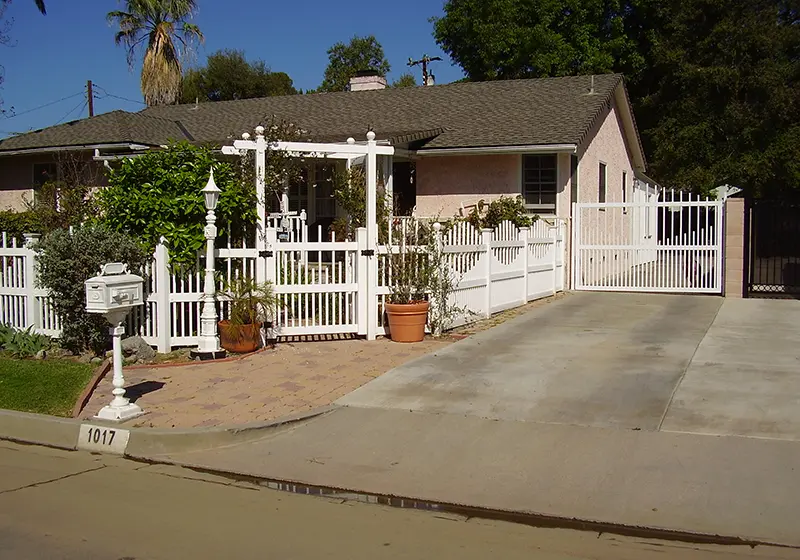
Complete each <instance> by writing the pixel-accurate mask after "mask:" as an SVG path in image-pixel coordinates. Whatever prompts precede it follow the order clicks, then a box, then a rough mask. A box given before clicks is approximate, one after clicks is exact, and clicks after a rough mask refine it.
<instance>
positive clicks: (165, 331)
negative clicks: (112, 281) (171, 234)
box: [153, 237, 172, 354]
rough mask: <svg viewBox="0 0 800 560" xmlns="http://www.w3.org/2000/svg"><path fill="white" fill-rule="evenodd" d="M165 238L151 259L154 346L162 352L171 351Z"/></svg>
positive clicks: (167, 255)
mask: <svg viewBox="0 0 800 560" xmlns="http://www.w3.org/2000/svg"><path fill="white" fill-rule="evenodd" d="M165 242H166V239H165V238H163V237H162V238H161V239H160V240H159V242H158V245H156V251H155V255H154V259H153V272H155V277H156V281H155V289H156V317H155V319H156V325H155V327H156V328H155V331H156V335H157V336H156V347H157V349H158V351H159V352H160V353H162V354H167V353H169V352H170V351H172V341H171V340H170V339H171V337H172V331H171V329H172V306H171V305H170V298H169V295H170V294H169V291H170V277H169V272H170V270H169V251H168V250H167V246H166V245H164V243H165Z"/></svg>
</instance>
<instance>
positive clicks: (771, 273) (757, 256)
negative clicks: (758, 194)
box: [748, 200, 800, 296]
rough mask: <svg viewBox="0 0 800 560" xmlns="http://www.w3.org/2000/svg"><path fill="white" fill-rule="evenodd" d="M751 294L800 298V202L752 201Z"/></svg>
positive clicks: (749, 283)
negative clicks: (798, 295)
mask: <svg viewBox="0 0 800 560" xmlns="http://www.w3.org/2000/svg"><path fill="white" fill-rule="evenodd" d="M748 222H749V241H750V242H749V246H750V248H749V255H748V260H749V271H748V293H749V294H752V295H769V294H772V295H773V296H780V295H783V294H800V202H798V201H784V200H752V201H750V204H749V211H748Z"/></svg>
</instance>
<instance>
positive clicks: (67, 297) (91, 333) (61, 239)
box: [36, 225, 148, 354]
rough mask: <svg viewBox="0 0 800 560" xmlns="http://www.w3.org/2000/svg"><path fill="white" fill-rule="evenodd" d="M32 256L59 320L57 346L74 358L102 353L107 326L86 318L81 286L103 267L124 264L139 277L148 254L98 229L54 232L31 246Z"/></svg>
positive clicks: (122, 236) (115, 234)
mask: <svg viewBox="0 0 800 560" xmlns="http://www.w3.org/2000/svg"><path fill="white" fill-rule="evenodd" d="M36 251H37V253H38V258H37V263H38V267H39V283H40V284H41V286H42V287H44V288H47V289H48V290H50V292H51V293H52V295H53V306H54V308H55V311H56V313H57V314H58V315H59V317H60V318H61V326H62V331H61V338H60V344H61V346H62V347H63V348H66V349H68V350H70V351H72V352H75V353H79V352H81V351H83V350H84V349H87V348H88V349H91V350H93V351H94V352H95V353H96V354H100V353H102V352H103V351H104V350H105V349H106V348H107V347H108V340H109V339H108V323H107V322H106V320H105V318H104V317H102V316H101V315H95V314H90V313H87V312H86V309H85V308H86V295H85V288H84V282H85V281H86V280H88V279H89V278H91V277H92V276H96V275H97V274H99V272H100V267H101V266H102V265H104V264H106V263H108V262H123V263H126V264H127V265H128V267H129V269H130V271H131V272H134V273H140V271H142V270H143V267H144V264H145V263H146V262H147V260H148V253H147V252H146V251H145V250H144V249H143V248H142V247H141V245H139V243H137V242H136V240H135V239H133V238H131V237H129V236H128V235H126V234H124V233H120V232H116V231H113V230H111V229H109V228H107V227H105V226H103V225H93V226H86V227H82V228H78V229H76V230H75V231H74V232H73V233H69V232H68V231H66V230H55V231H53V232H50V233H49V234H47V235H45V236H44V237H43V238H42V240H41V241H40V242H39V243H37V245H36Z"/></svg>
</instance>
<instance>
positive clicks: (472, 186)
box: [0, 74, 652, 224]
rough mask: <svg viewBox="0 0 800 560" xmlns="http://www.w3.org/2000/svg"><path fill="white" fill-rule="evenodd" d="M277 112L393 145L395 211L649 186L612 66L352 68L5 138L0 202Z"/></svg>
mask: <svg viewBox="0 0 800 560" xmlns="http://www.w3.org/2000/svg"><path fill="white" fill-rule="evenodd" d="M273 115H274V116H276V117H277V118H280V119H284V120H287V121H290V122H292V123H294V124H296V125H298V126H300V127H302V128H303V129H305V130H307V131H308V132H309V134H310V135H311V136H312V137H313V138H314V139H315V140H320V141H338V142H341V141H344V139H346V138H348V137H356V138H363V136H364V133H365V132H366V131H367V130H369V129H372V130H374V131H375V132H376V134H377V139H378V141H379V142H382V143H386V144H391V145H392V146H394V147H395V149H396V150H395V155H394V159H393V163H392V167H393V192H394V196H395V199H396V204H397V206H396V213H410V212H411V211H412V210H413V211H414V212H415V214H416V215H418V216H452V215H454V214H458V213H463V212H465V211H468V209H469V208H470V207H472V206H474V205H475V204H476V203H477V202H478V201H479V200H486V201H489V200H491V199H493V198H497V197H500V196H518V195H522V196H523V197H524V200H525V204H526V207H527V208H528V209H529V210H530V212H531V213H536V214H538V215H540V216H554V217H561V218H568V217H569V216H570V211H571V203H572V202H575V201H581V202H591V201H595V202H597V201H609V202H612V201H617V202H622V201H627V200H631V201H633V200H640V199H641V197H648V196H651V194H652V187H650V186H648V185H647V184H646V183H647V181H646V180H645V176H644V171H645V165H646V162H645V158H644V153H643V150H642V145H641V142H640V138H639V134H638V131H637V128H636V122H635V119H634V116H633V112H632V109H631V105H630V101H629V99H628V95H627V92H626V88H625V84H624V80H623V77H622V76H621V75H619V74H606V75H595V76H574V77H560V78H544V79H531V80H508V81H494V82H474V83H470V82H463V83H454V84H448V85H437V86H430V87H416V88H398V89H394V88H386V82H385V80H383V79H382V78H379V77H375V76H358V77H356V78H354V79H353V81H352V83H351V88H350V91H346V92H340V93H320V94H311V95H294V96H283V97H268V98H260V99H245V100H236V101H222V102H216V103H199V104H188V105H171V106H160V107H151V108H147V109H145V110H143V111H141V112H139V113H128V112H124V111H113V112H111V113H107V114H103V115H99V116H95V117H91V118H87V119H82V120H78V121H73V122H70V123H66V124H62V125H58V126H54V127H50V128H46V129H43V130H39V131H35V132H31V133H28V134H23V135H19V136H15V137H11V138H7V139H5V140H2V141H0V209H6V208H21V207H22V205H23V200H24V198H25V197H30V196H32V195H33V193H34V191H35V189H36V188H37V186H39V185H41V183H42V182H43V181H44V180H45V179H47V178H49V177H53V176H56V175H58V173H59V171H58V165H59V162H60V161H63V160H64V159H65V158H72V159H73V160H78V161H83V162H85V163H86V165H87V167H90V168H91V167H93V168H95V169H100V166H102V165H110V163H109V162H111V161H113V160H115V159H118V158H120V157H131V156H135V155H136V154H140V153H142V152H144V151H146V150H150V149H158V148H159V147H160V146H164V145H166V144H168V143H169V142H170V141H175V140H187V141H190V142H197V143H215V144H219V145H222V144H229V143H230V142H231V139H232V138H238V137H239V136H240V134H241V133H242V132H245V131H252V129H253V127H254V126H255V125H256V124H259V122H262V123H268V122H269V120H270V118H271V117H272V116H273ZM308 175H309V176H308V179H307V181H306V184H301V185H294V186H293V187H292V189H291V190H290V193H289V195H290V204H291V206H292V207H294V208H295V209H299V208H304V209H306V210H307V212H308V215H309V223H310V224H314V223H321V224H322V223H325V222H326V221H328V220H331V219H332V218H333V217H334V216H335V214H336V211H337V210H336V208H335V205H334V204H333V203H332V201H331V194H332V193H331V192H330V189H331V186H330V182H326V181H325V177H324V173H323V172H322V171H321V170H320V169H317V170H316V171H315V172H314V173H309V174H308ZM102 182H103V179H102V178H101V179H99V180H98V186H102Z"/></svg>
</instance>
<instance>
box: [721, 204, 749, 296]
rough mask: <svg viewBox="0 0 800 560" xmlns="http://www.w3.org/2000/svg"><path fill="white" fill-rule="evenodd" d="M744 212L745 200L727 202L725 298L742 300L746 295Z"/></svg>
mask: <svg viewBox="0 0 800 560" xmlns="http://www.w3.org/2000/svg"><path fill="white" fill-rule="evenodd" d="M744 212H745V204H744V199H743V198H729V199H728V200H726V201H725V246H724V251H725V253H724V257H725V261H724V262H725V265H724V269H725V277H724V278H725V291H724V295H725V297H731V298H741V297H744V293H745V285H744V282H745V280H744V279H745V275H744V265H745V254H744V251H745V247H746V243H745V238H744V236H745V230H744Z"/></svg>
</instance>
